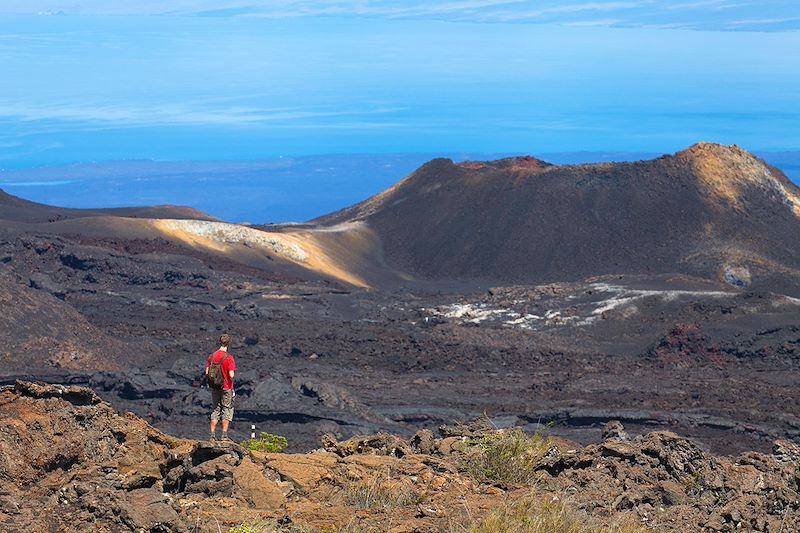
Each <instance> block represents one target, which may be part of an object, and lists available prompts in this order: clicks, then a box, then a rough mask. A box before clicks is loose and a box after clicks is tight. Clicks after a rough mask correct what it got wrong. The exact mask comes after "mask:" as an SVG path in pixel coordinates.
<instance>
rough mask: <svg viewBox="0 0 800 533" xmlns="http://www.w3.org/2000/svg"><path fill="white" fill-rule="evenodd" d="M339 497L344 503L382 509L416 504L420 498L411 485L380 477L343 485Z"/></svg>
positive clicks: (360, 507) (358, 506) (363, 507)
mask: <svg viewBox="0 0 800 533" xmlns="http://www.w3.org/2000/svg"><path fill="white" fill-rule="evenodd" d="M341 497H342V498H343V500H344V503H345V504H346V505H351V506H353V507H357V508H359V509H383V510H387V509H394V508H396V507H405V506H408V505H416V504H417V503H420V501H421V498H422V496H420V495H419V494H417V493H416V492H414V490H413V489H411V487H408V486H405V485H403V484H401V483H397V482H395V481H392V480H384V479H380V478H376V479H373V480H371V481H357V482H354V483H351V484H349V485H347V486H345V487H344V490H343V491H342V493H341Z"/></svg>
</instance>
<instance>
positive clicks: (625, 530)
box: [463, 498, 650, 533]
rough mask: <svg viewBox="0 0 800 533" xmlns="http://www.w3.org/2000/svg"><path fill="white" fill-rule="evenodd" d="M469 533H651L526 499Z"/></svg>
mask: <svg viewBox="0 0 800 533" xmlns="http://www.w3.org/2000/svg"><path fill="white" fill-rule="evenodd" d="M463 531H465V532H469V533H649V532H650V530H648V529H646V528H644V527H642V526H640V525H639V524H637V523H635V522H633V521H632V520H629V519H628V520H625V519H619V520H616V521H604V522H600V521H599V520H597V519H592V518H590V517H588V516H587V515H586V514H585V513H583V512H582V511H579V510H576V509H573V508H570V507H569V506H568V505H567V504H566V503H564V502H562V501H555V502H553V501H548V500H537V499H534V498H525V499H522V500H520V501H518V502H516V503H514V504H511V505H509V506H507V507H504V508H502V509H499V510H496V511H494V512H492V513H491V514H489V515H488V516H487V517H486V518H484V519H483V520H481V521H480V522H478V523H477V524H473V525H471V526H467V527H465V528H464V529H463Z"/></svg>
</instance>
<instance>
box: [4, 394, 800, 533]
mask: <svg viewBox="0 0 800 533" xmlns="http://www.w3.org/2000/svg"><path fill="white" fill-rule="evenodd" d="M0 424H2V425H3V428H4V429H3V432H2V433H1V434H0V480H1V481H2V483H1V484H0V486H2V489H0V523H2V524H3V529H4V530H6V531H58V530H65V531H83V530H87V529H90V528H91V529H92V530H93V531H125V530H131V531H175V532H180V531H187V532H188V531H192V532H194V531H224V530H226V529H228V528H230V527H233V526H236V525H239V524H256V525H259V526H261V527H263V528H265V529H266V530H271V531H286V532H289V531H308V530H312V531H313V530H323V531H338V530H339V529H340V528H345V527H348V526H353V525H358V526H363V527H364V528H367V527H375V528H377V530H380V531H397V532H401V531H405V532H411V531H439V530H442V529H443V528H446V527H456V525H457V526H458V527H465V528H467V527H469V526H470V524H473V525H474V524H475V523H478V522H479V521H480V520H481V519H482V517H484V516H485V515H487V513H489V512H491V511H492V510H493V509H496V508H500V507H503V506H507V505H509V503H510V502H514V501H516V500H520V499H525V498H528V499H530V498H538V499H540V500H547V501H555V500H559V501H562V500H563V501H564V502H567V503H568V504H569V506H570V509H572V512H574V513H575V514H577V515H580V516H585V517H587V519H592V520H596V521H601V522H602V521H608V520H611V519H614V520H617V521H618V520H622V519H624V520H626V521H628V522H629V523H633V524H639V525H640V526H642V525H643V526H646V527H648V528H650V529H651V530H653V531H675V532H677V531H681V532H683V531H734V530H748V531H750V530H752V531H765V532H776V533H777V532H783V531H797V530H798V528H800V512H799V511H800V502H799V501H798V499H800V496H798V489H799V488H800V487H799V486H798V485H799V484H800V470H798V464H800V446H798V445H796V444H793V443H790V442H786V441H783V442H778V443H776V445H775V450H774V453H773V454H759V453H746V454H743V455H741V456H739V457H736V458H724V457H715V456H712V455H710V454H707V453H705V452H704V451H703V450H701V449H700V448H698V447H697V446H696V445H695V444H693V443H692V442H691V441H688V440H685V439H683V438H681V437H678V436H677V435H675V434H673V433H669V432H655V433H650V434H647V435H644V436H641V437H637V438H635V439H629V438H627V436H626V435H625V432H624V430H623V429H622V427H621V425H620V424H618V423H616V424H612V425H610V426H609V428H608V430H607V431H606V436H607V438H606V440H604V441H603V442H601V443H599V444H593V445H589V446H586V447H580V446H578V445H575V444H574V443H570V442H568V441H562V440H558V439H554V440H551V441H544V442H545V447H544V448H543V450H545V451H546V453H542V454H541V455H540V456H538V458H537V460H536V463H535V464H534V468H533V476H534V481H533V482H532V483H529V484H514V483H503V482H498V481H496V480H492V479H486V478H484V477H482V476H478V475H475V474H470V473H468V472H470V469H469V468H465V464H466V462H467V461H469V458H470V453H471V452H470V449H472V448H474V446H475V441H476V439H477V440H478V441H480V439H483V438H486V437H487V436H492V435H495V436H496V435H498V433H497V431H496V430H494V429H491V428H489V427H485V425H483V426H481V425H480V424H469V425H465V424H457V425H454V426H450V427H448V428H443V429H444V430H445V431H444V432H445V433H446V434H447V436H446V437H442V438H436V437H434V436H433V434H432V433H431V432H430V431H421V432H419V433H418V434H417V435H415V436H414V437H413V438H412V439H411V440H410V441H406V440H403V439H400V438H398V437H395V436H391V435H375V436H371V437H357V438H353V439H350V440H349V441H344V442H338V441H337V440H336V439H335V438H333V437H327V438H326V439H324V448H322V449H319V450H316V451H314V452H311V453H308V454H275V453H261V452H249V453H248V452H247V451H246V450H245V449H243V448H242V447H241V446H239V445H238V444H235V443H220V442H212V441H205V442H201V441H191V440H184V439H176V438H173V437H170V436H168V435H166V434H164V433H161V432H159V431H157V430H155V429H153V428H152V427H151V426H150V425H148V424H147V423H146V422H144V421H143V420H141V419H139V418H137V417H135V416H133V415H131V414H126V415H122V416H121V415H118V414H116V413H115V412H114V411H113V409H112V408H111V407H110V406H109V405H108V404H107V403H105V402H103V401H102V400H100V398H99V397H98V396H97V395H95V393H94V392H92V391H91V390H90V389H86V388H81V387H66V386H60V385H44V384H36V383H30V382H17V383H16V384H15V385H13V386H8V387H4V388H2V389H0ZM467 433H468V434H469V435H470V436H469V437H467V436H462V435H466V434H467ZM500 434H502V432H501V433H500ZM465 510H466V511H465ZM267 528H269V529H267Z"/></svg>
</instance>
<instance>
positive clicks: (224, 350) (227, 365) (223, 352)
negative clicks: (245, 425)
mask: <svg viewBox="0 0 800 533" xmlns="http://www.w3.org/2000/svg"><path fill="white" fill-rule="evenodd" d="M230 343H231V336H230V335H228V334H227V333H225V334H223V335H220V336H219V349H218V350H217V351H216V352H214V353H213V354H211V355H209V356H208V362H207V363H206V378H207V379H208V388H209V389H211V405H212V407H213V410H212V411H211V440H216V438H217V422H219V420H222V439H221V440H223V441H230V439H229V438H228V426H229V425H230V423H231V420H233V397H234V394H235V393H234V392H233V376H234V374H235V373H236V362H235V361H234V360H233V356H232V355H231V354H229V353H228V345H230Z"/></svg>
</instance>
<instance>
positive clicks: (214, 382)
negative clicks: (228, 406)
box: [208, 354, 228, 390]
mask: <svg viewBox="0 0 800 533" xmlns="http://www.w3.org/2000/svg"><path fill="white" fill-rule="evenodd" d="M227 358H228V354H225V357H223V358H222V359H220V360H219V362H218V363H215V362H214V356H213V355H212V356H211V366H209V367H208V386H209V388H212V389H217V390H222V387H224V386H225V377H224V376H223V375H222V363H224V362H225V359H227Z"/></svg>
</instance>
